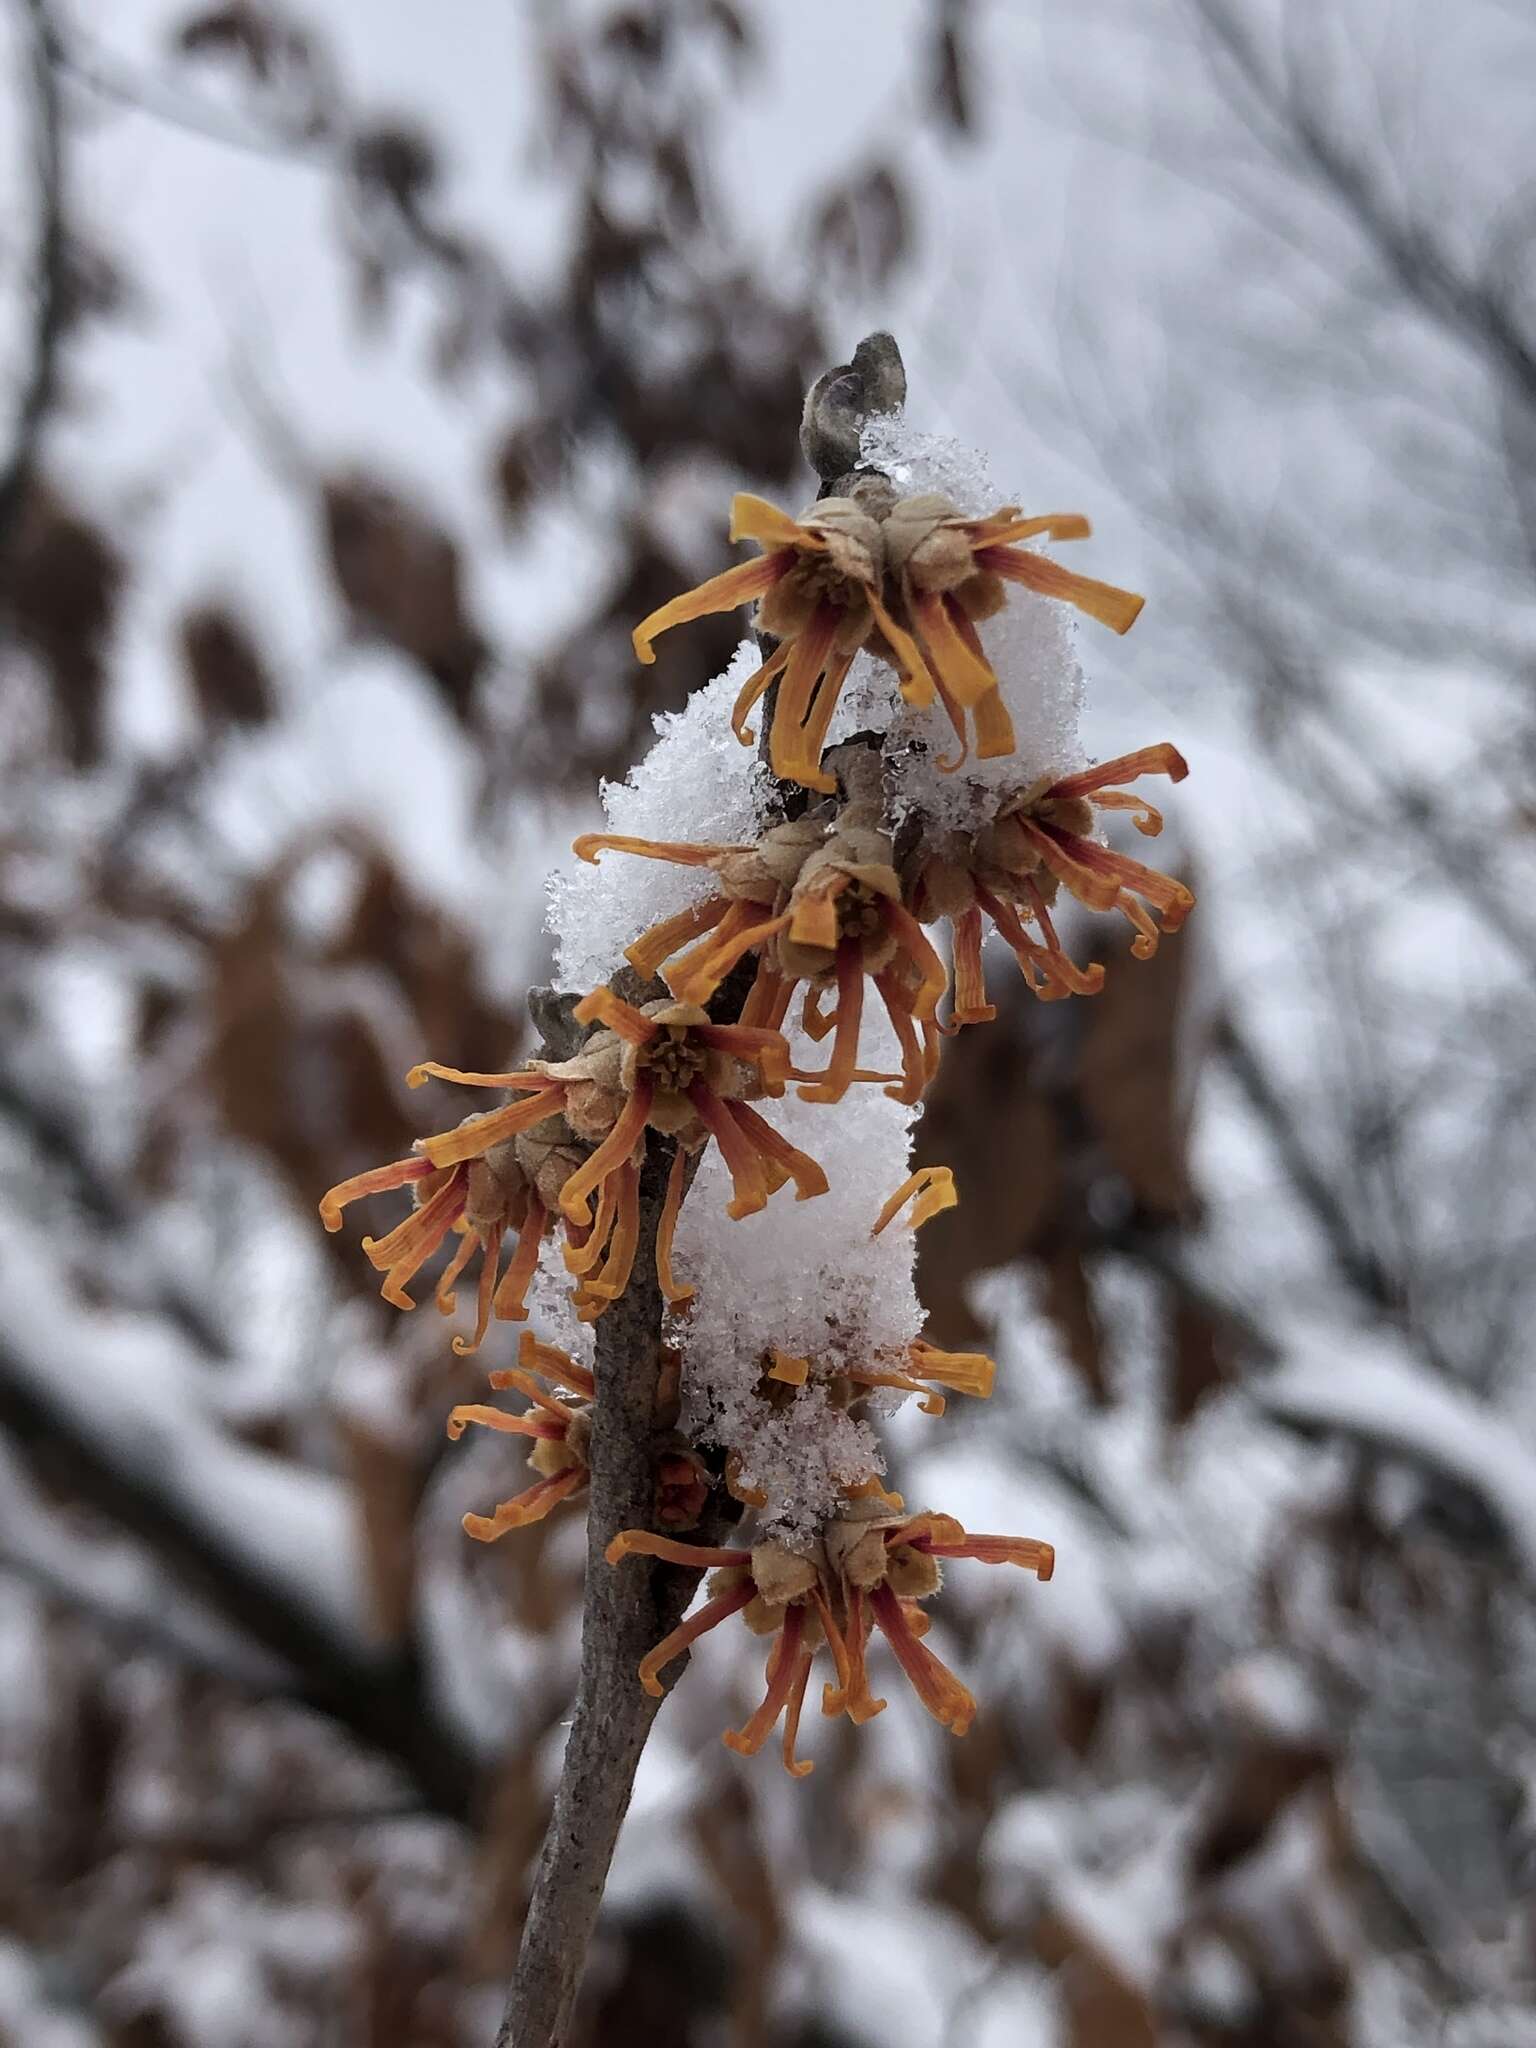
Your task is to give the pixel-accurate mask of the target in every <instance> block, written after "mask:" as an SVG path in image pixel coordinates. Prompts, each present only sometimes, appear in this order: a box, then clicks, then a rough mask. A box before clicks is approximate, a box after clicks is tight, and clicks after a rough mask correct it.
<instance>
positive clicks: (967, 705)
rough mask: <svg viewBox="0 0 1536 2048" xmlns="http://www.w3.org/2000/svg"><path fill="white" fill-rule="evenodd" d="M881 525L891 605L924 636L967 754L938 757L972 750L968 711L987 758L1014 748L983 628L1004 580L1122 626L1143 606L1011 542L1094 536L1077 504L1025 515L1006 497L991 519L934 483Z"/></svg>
mask: <svg viewBox="0 0 1536 2048" xmlns="http://www.w3.org/2000/svg"><path fill="white" fill-rule="evenodd" d="M881 530H882V534H883V536H884V540H885V552H886V563H887V566H888V569H889V572H890V576H891V579H892V583H893V586H894V589H893V593H892V601H891V609H892V611H893V613H894V614H895V616H896V618H897V619H898V620H900V621H901V622H902V623H903V624H904V625H906V626H908V627H909V628H910V630H911V633H912V635H913V637H914V639H915V640H916V641H917V644H918V647H919V649H920V650H921V656H922V660H923V662H924V664H925V666H926V669H927V671H928V673H929V674H930V675H931V676H932V678H933V683H934V686H935V688H936V689H937V691H938V694H939V697H940V699H941V700H942V702H943V705H944V709H945V710H946V711H947V712H948V714H949V720H950V723H951V725H953V727H954V729H955V734H956V737H957V738H958V739H959V741H960V754H959V756H958V758H957V759H956V760H954V761H945V762H941V763H940V764H939V765H940V766H941V767H943V768H946V769H954V768H958V767H959V766H960V765H961V762H963V761H964V760H965V758H966V753H967V751H968V742H967V739H966V714H967V713H968V712H969V713H970V714H971V715H972V717H973V718H974V719H975V724H976V752H977V754H978V756H979V757H980V758H981V759H982V760H989V759H992V758H994V757H996V756H999V755H1003V754H1011V753H1012V752H1013V745H1014V737H1013V722H1012V720H1011V719H1010V718H1009V716H1008V711H1007V707H1006V706H1005V705H1004V703H1003V699H1002V693H1001V692H1000V690H999V689H998V682H997V676H996V673H995V672H994V670H993V668H992V664H991V663H990V662H989V661H988V659H987V657H986V654H985V653H984V652H983V650H982V645H981V641H980V639H979V638H978V637H977V633H976V626H977V623H978V622H979V621H981V620H983V619H989V618H991V617H993V616H994V614H996V613H997V612H1000V611H1001V610H1002V609H1003V606H1004V605H1005V604H1006V602H1007V593H1006V591H1005V590H1004V589H1003V584H1004V582H1005V581H1006V582H1010V583H1022V584H1024V585H1025V587H1026V588H1027V589H1030V590H1034V591H1037V592H1039V593H1040V594H1041V595H1042V596H1045V597H1056V598H1062V599H1064V600H1065V601H1066V602H1067V603H1068V604H1072V605H1076V606H1077V608H1078V609H1079V611H1085V612H1087V613H1088V614H1089V615H1090V616H1091V617H1092V618H1096V619H1099V620H1101V621H1102V622H1103V624H1105V625H1106V626H1110V627H1112V628H1113V629H1114V631H1115V632H1117V633H1127V632H1129V631H1130V629H1131V627H1132V626H1133V625H1134V624H1135V621H1136V616H1137V614H1138V613H1139V612H1140V610H1141V607H1142V602H1143V600H1142V599H1141V598H1139V597H1137V596H1135V595H1134V594H1133V593H1132V592H1131V591H1128V590H1118V589H1116V588H1115V586H1114V585H1113V584H1110V583H1098V582H1095V580H1094V579H1093V578H1092V577H1091V576H1078V575H1074V574H1073V572H1072V571H1071V570H1069V569H1063V568H1061V567H1060V566H1059V564H1057V563H1055V562H1053V561H1051V560H1050V559H1049V558H1048V557H1047V556H1045V555H1040V554H1036V553H1035V552H1034V551H1033V550H1032V549H1029V548H1020V547H1015V546H1012V545H1010V543H1012V542H1015V541H1021V540H1029V539H1031V538H1032V537H1033V536H1034V535H1036V534H1047V535H1049V536H1050V538H1051V539H1052V540H1083V539H1086V537H1087V535H1088V533H1089V532H1090V528H1089V525H1088V521H1087V520H1086V519H1084V518H1083V517H1082V516H1081V515H1080V514H1079V513H1076V512H1048V513H1046V514H1044V515H1043V516H1042V517H1040V518H1036V519H1021V518H1020V517H1019V512H1018V507H1017V506H1014V505H1005V506H1003V508H1002V509H1001V511H998V512H994V513H993V514H992V515H991V517H990V518H988V519H967V518H965V517H964V516H963V515H962V514H961V513H959V512H957V511H956V510H955V507H954V506H953V505H952V504H950V502H949V500H948V499H947V498H943V497H940V496H938V495H937V494H935V493H925V494H924V495H923V496H921V497H915V498H903V499H901V500H900V501H899V503H897V504H896V505H894V506H893V507H892V508H891V510H890V511H889V512H888V513H887V514H886V518H885V522H884V525H883V527H882V529H881Z"/></svg>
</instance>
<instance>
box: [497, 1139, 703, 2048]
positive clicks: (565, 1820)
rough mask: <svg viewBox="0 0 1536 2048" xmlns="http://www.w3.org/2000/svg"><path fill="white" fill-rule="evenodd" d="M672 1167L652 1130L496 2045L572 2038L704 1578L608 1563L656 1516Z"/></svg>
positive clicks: (602, 1353) (541, 2044) (610, 1342)
mask: <svg viewBox="0 0 1536 2048" xmlns="http://www.w3.org/2000/svg"><path fill="white" fill-rule="evenodd" d="M668 1163H669V1150H665V1149H663V1148H662V1147H661V1146H659V1145H658V1144H657V1143H656V1141H655V1139H654V1138H653V1139H652V1141H651V1151H650V1156H649V1158H648V1160H647V1162H646V1166H645V1170H644V1173H643V1175H642V1178H641V1203H640V1214H641V1228H640V1244H639V1248H638V1250H637V1251H636V1254H635V1271H634V1278H633V1279H632V1280H631V1281H630V1283H629V1286H628V1288H627V1289H626V1291H625V1292H624V1294H623V1295H622V1296H621V1297H620V1298H619V1300H618V1301H616V1302H615V1303H614V1304H613V1306H612V1308H610V1309H609V1310H608V1311H607V1313H606V1314H604V1315H603V1316H601V1317H600V1318H599V1319H598V1322H597V1325H596V1332H597V1360H596V1367H595V1372H596V1378H597V1403H596V1408H595V1411H594V1416H593V1426H592V1445H591V1464H592V1490H591V1495H590V1499H589V1503H588V1507H587V1584H586V1595H585V1599H584V1601H583V1606H582V1625H581V1682H580V1687H579V1689H578V1692H577V1695H576V1710H575V1713H574V1715H573V1717H572V1720H571V1732H570V1735H569V1737H568V1739H567V1741H566V1746H565V1759H564V1763H563V1765H562V1768H561V1773H560V1785H559V1790H558V1791H557V1793H556V1795H555V1807H554V1813H553V1815H552V1817H551V1820H550V1824H549V1832H548V1834H547V1835H546V1836H545V1839H544V1847H543V1850H542V1851H541V1853H540V1856H539V1864H538V1870H537V1873H536V1875H535V1878H534V1885H533V1897H532V1900H531V1902H530V1905H529V1908H528V1918H527V1920H526V1922H525V1924H524V1927H523V1941H522V1948H521V1951H520V1952H519V1955H518V1959H517V1967H516V1970H515V1971H514V1974H513V1978H512V1987H511V1992H510V1995H509V1997H508V2000H507V2009H506V2013H505V2015H504V2017H503V2019H502V2023H501V2031H500V2033H499V2034H498V2035H497V2037H496V2038H497V2048H558V2044H559V2043H562V2042H564V2041H565V2040H566V2039H567V2038H568V2035H569V2031H570V2023H571V2015H572V2012H573V2010H574V2008H575V2002H576V1993H577V1990H578V1988H579V1985H580V1981H581V1972H582V1966H583V1963H584V1961H585V1957H586V1951H587V1945H588V1943H589V1941H590V1940H591V1936H592V1930H593V1928H594V1926H595V1925H596V1922H597V1913H598V1908H599V1906H600V1905H601V1903H602V1896H603V1886H604V1884H605V1883H606V1882H607V1877H608V1866H609V1863H610V1862H611V1861H612V1858H613V1850H614V1844H615V1843H616V1842H617V1840H618V1836H619V1828H620V1826H621V1825H622V1823H623V1820H624V1815H625V1813H626V1812H627V1810H628V1807H629V1798H630V1792H631V1790H632V1788H633V1785H634V1779H635V1771H636V1769H637V1768H638V1766H639V1762H640V1752H641V1750H642V1749H643V1748H644V1747H645V1739H646V1737H647V1736H648V1735H649V1734H650V1732H651V1723H652V1722H653V1721H654V1720H655V1718H656V1712H657V1709H658V1708H659V1707H660V1705H661V1702H660V1700H656V1699H652V1698H651V1697H650V1695H649V1694H647V1693H646V1692H644V1691H642V1689H641V1686H640V1682H639V1679H638V1678H637V1676H636V1669H637V1667H638V1665H639V1663H640V1659H641V1658H642V1657H643V1656H644V1655H645V1653H646V1651H647V1650H649V1649H650V1648H651V1647H652V1646H653V1644H655V1643H657V1642H659V1641H660V1639H661V1638H662V1636H664V1635H666V1634H667V1632H668V1631H669V1630H670V1629H673V1628H675V1627H676V1626H677V1624H678V1622H679V1621H680V1620H681V1619H682V1616H683V1612H684V1610H685V1609H686V1607H687V1605H688V1602H689V1600H690V1599H691V1597H692V1595H693V1590H694V1587H695V1586H696V1585H697V1583H698V1574H697V1573H696V1572H689V1571H682V1570H679V1569H677V1568H676V1567H673V1566H666V1565H655V1566H653V1565H652V1564H650V1563H649V1561H648V1560H645V1559H641V1558H630V1559H628V1560H626V1562H625V1563H624V1564H623V1565H622V1566H620V1567H619V1568H617V1569H615V1568H614V1567H613V1566H611V1565H609V1564H608V1563H607V1562H606V1561H605V1560H604V1557H603V1552H604V1551H605V1550H606V1549H607V1547H608V1544H609V1543H610V1542H611V1541H612V1539H613V1537H614V1535H615V1534H616V1533H617V1532H618V1531H619V1530H620V1529H634V1528H647V1527H649V1526H650V1523H651V1520H652V1513H653V1502H654V1491H655V1471H654V1465H653V1460H652V1451H651V1444H652V1436H653V1432H654V1423H653V1414H654V1409H655V1404H656V1381H657V1376H658V1373H659V1371H660V1367H661V1317H662V1300H661V1290H660V1288H659V1287H658V1285H657V1282H656V1262H655V1243H656V1224H657V1219H658V1217H659V1215H660V1211H661V1201H662V1194H663V1191H664V1188H665V1182H666V1172H667V1166H668ZM686 1661H687V1660H686V1659H685V1658H680V1659H679V1660H678V1662H677V1664H676V1665H675V1666H674V1667H673V1668H672V1670H671V1672H670V1673H669V1674H668V1676H669V1677H671V1678H675V1677H676V1676H677V1674H678V1673H679V1672H681V1671H682V1670H683V1669H684V1668H685V1666H686Z"/></svg>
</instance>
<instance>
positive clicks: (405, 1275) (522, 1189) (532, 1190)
mask: <svg viewBox="0 0 1536 2048" xmlns="http://www.w3.org/2000/svg"><path fill="white" fill-rule="evenodd" d="M543 1114H545V1115H547V1114H548V1111H547V1109H546V1110H544V1111H543ZM476 1121H479V1122H484V1121H485V1119H471V1122H472V1123H473V1122H476ZM404 1187H409V1188H410V1190H411V1192H412V1196H413V1199H414V1206H413V1208H412V1211H411V1214H410V1215H409V1216H408V1217H407V1218H406V1220H405V1221H404V1222H403V1223H401V1224H398V1225H397V1226H396V1227H395V1228H394V1229H393V1230H392V1231H390V1232H389V1234H388V1235H387V1236H386V1237H381V1238H372V1237H365V1238H364V1239H363V1251H364V1253H365V1254H366V1255H367V1258H368V1259H369V1261H370V1263H371V1264H372V1265H373V1266H374V1267H375V1268H376V1269H377V1270H378V1271H379V1272H381V1273H382V1274H383V1275H384V1285H383V1288H382V1289H381V1292H382V1293H383V1296H384V1299H385V1300H386V1301H387V1302H389V1303H390V1304H391V1305H392V1306H393V1307H395V1308H402V1309H411V1308H414V1307H415V1306H416V1304H415V1302H414V1301H413V1300H412V1299H411V1297H410V1295H409V1294H407V1293H406V1291H405V1290H406V1287H407V1285H408V1283H409V1282H410V1281H411V1280H412V1279H414V1278H415V1276H416V1274H417V1273H418V1272H419V1271H420V1270H421V1268H422V1267H423V1266H424V1265H425V1264H426V1262H427V1260H428V1259H430V1258H431V1257H432V1256H433V1254H434V1253H435V1252H437V1251H438V1250H439V1249H440V1248H441V1246H442V1245H443V1244H445V1243H446V1242H447V1240H448V1238H449V1236H450V1234H452V1233H453V1232H455V1231H457V1232H458V1233H459V1245H458V1248H457V1250H456V1251H455V1252H454V1255H453V1257H452V1259H451V1260H450V1261H449V1263H448V1265H447V1267H446V1269H445V1270H444V1272H443V1275H442V1278H441V1279H440V1280H439V1281H438V1284H437V1288H436V1290H435V1294H434V1299H435V1301H436V1304H437V1307H438V1308H439V1310H440V1311H441V1312H442V1313H443V1314H444V1315H452V1313H453V1311H454V1307H455V1296H454V1282H455V1281H456V1280H457V1279H458V1278H459V1276H460V1275H461V1274H462V1273H463V1272H464V1270H465V1268H466V1267H467V1266H468V1265H469V1263H470V1262H471V1260H472V1259H473V1258H474V1257H475V1256H476V1254H477V1253H478V1254H479V1256H480V1260H481V1265H480V1281H479V1286H478V1288H477V1290H476V1301H477V1313H476V1318H475V1333H474V1336H473V1337H472V1338H469V1339H467V1340H466V1339H465V1338H462V1337H455V1338H454V1340H453V1348H454V1350H455V1351H457V1352H459V1353H461V1354H463V1353H466V1352H470V1351H473V1350H475V1349H476V1348H477V1347H478V1345H479V1344H480V1343H481V1341H482V1339H483V1338H484V1336H485V1332H486V1328H487V1326H488V1324H489V1321H490V1317H491V1315H492V1313H493V1312H494V1314H495V1315H497V1316H498V1317H501V1318H508V1317H510V1318H514V1319H518V1320H521V1319H522V1318H523V1317H524V1316H526V1314H527V1309H526V1307H525V1306H524V1296H525V1295H526V1293H527V1289H528V1283H529V1280H530V1279H531V1278H532V1275H533V1269H534V1265H535V1262H536V1261H537V1259H538V1253H539V1245H540V1243H541V1242H542V1240H543V1238H544V1235H545V1233H546V1231H547V1229H548V1227H549V1211H548V1208H547V1206H546V1204H545V1202H544V1201H543V1199H542V1198H541V1196H540V1193H539V1188H538V1184H537V1179H536V1176H534V1175H531V1174H529V1173H528V1172H526V1171H525V1170H524V1168H523V1166H522V1164H521V1163H520V1162H519V1160H518V1158H517V1156H516V1153H515V1151H514V1149H513V1145H512V1143H511V1141H510V1140H508V1139H506V1138H502V1139H500V1140H493V1141H492V1142H491V1143H490V1144H489V1145H488V1146H487V1148H486V1150H485V1152H484V1153H483V1154H481V1155H480V1156H479V1157H477V1158H474V1159H467V1160H466V1159H459V1160H457V1161H455V1162H454V1163H452V1164H450V1165H447V1166H436V1165H434V1164H433V1162H432V1160H431V1159H430V1158H429V1157H427V1156H426V1153H425V1150H424V1141H419V1142H418V1147H417V1151H416V1152H415V1153H414V1154H413V1155H412V1156H411V1157H410V1158H408V1159H397V1160H395V1161H394V1162H393V1163H392V1164H391V1165H388V1166H376V1167H374V1168H372V1169H371V1170H370V1171H369V1172H367V1173H359V1174H355V1175H354V1176H353V1177H352V1179H351V1180H344V1181H342V1182H340V1183H339V1185H337V1186H336V1187H333V1188H331V1189H329V1190H328V1191H327V1192H326V1194H325V1195H324V1197H323V1198H322V1200H321V1203H320V1217H321V1221H322V1222H323V1223H324V1225H325V1227H326V1229H327V1230H333V1231H334V1230H339V1229H340V1228H341V1218H342V1211H343V1210H344V1209H345V1208H346V1207H347V1206H348V1204H349V1203H352V1202H355V1201H358V1200H360V1199H361V1198H362V1197H363V1196H364V1195H374V1194H382V1193H385V1192H387V1191H390V1190H393V1189H395V1188H404ZM509 1231H510V1232H512V1233H513V1234H514V1236H515V1237H516V1239H517V1250H516V1253H515V1254H514V1256H513V1258H512V1260H511V1262H510V1264H509V1265H508V1267H507V1270H506V1273H505V1275H501V1274H500V1263H501V1244H502V1239H503V1237H504V1236H505V1235H506V1234H507V1233H508V1232H509Z"/></svg>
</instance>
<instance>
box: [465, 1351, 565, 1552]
mask: <svg viewBox="0 0 1536 2048" xmlns="http://www.w3.org/2000/svg"><path fill="white" fill-rule="evenodd" d="M518 1356H519V1360H520V1368H519V1367H518V1366H508V1367H505V1368H504V1369H503V1370H501V1371H498V1372H493V1373H492V1374H490V1382H491V1385H492V1386H493V1387H494V1388H496V1389H497V1390H498V1391H500V1390H504V1389H506V1388H508V1387H512V1388H515V1389H516V1390H517V1391H518V1392H519V1393H520V1394H525V1395H526V1396H527V1397H528V1399H529V1401H530V1402H531V1403H532V1404H533V1405H532V1406H531V1407H529V1408H527V1409H525V1410H524V1411H523V1412H522V1414H520V1415H509V1414H508V1413H507V1411H506V1410H505V1409H503V1408H490V1407H484V1406H482V1405H481V1404H479V1403H478V1402H468V1403H465V1404H463V1405H462V1406H460V1407H457V1408H454V1409H453V1410H452V1411H451V1412H450V1414H449V1416H448V1434H449V1436H450V1437H451V1438H452V1439H453V1440H454V1441H455V1442H457V1441H458V1439H459V1438H460V1437H461V1436H462V1435H463V1434H464V1431H465V1429H466V1428H467V1427H468V1425H469V1424H470V1423H472V1422H473V1423H478V1424H479V1425H480V1426H481V1427H482V1428H485V1429H495V1430H500V1431H501V1432H502V1433H503V1434H504V1435H506V1436H526V1437H531V1438H532V1439H533V1448H532V1449H531V1450H530V1451H529V1453H528V1463H529V1464H530V1465H531V1466H532V1468H533V1470H534V1471H535V1473H537V1475H538V1477H537V1479H536V1480H535V1482H534V1484H533V1485H532V1486H530V1487H527V1488H525V1490H524V1491H523V1492H522V1493H519V1494H514V1495H513V1497H512V1498H511V1499H510V1500H504V1501H502V1502H501V1504H500V1505H499V1506H498V1507H497V1509H496V1511H495V1512H494V1514H490V1515H466V1516H465V1517H464V1532H465V1534H466V1535H468V1536H473V1537H474V1539H475V1541H476V1542H477V1543H494V1542H495V1541H496V1539H497V1537H498V1536H505V1535H506V1533H507V1531H508V1530H509V1529H524V1528H526V1527H527V1526H528V1524H529V1523H530V1522H542V1521H543V1519H544V1517H545V1516H546V1515H547V1514H548V1513H549V1512H550V1511H551V1509H553V1508H556V1507H558V1506H559V1504H560V1503H561V1501H563V1500H572V1499H575V1498H576V1497H577V1496H579V1495H580V1494H582V1493H584V1492H585V1491H586V1488H587V1483H588V1480H589V1478H590V1476H591V1475H590V1472H589V1470H588V1465H587V1446H588V1442H589V1440H590V1438H591V1434H592V1409H591V1402H592V1399H593V1396H594V1394H595V1393H596V1388H595V1386H594V1384H593V1381H592V1375H591V1374H590V1373H589V1372H588V1371H587V1370H586V1368H585V1367H584V1366H579V1365H577V1364H576V1362H575V1360H574V1359H572V1358H570V1357H568V1356H567V1355H566V1353H565V1352H563V1351H561V1350H558V1349H557V1348H556V1347H555V1346H554V1345H553V1344H541V1343H540V1342H539V1341H538V1340H537V1339H536V1338H535V1336H534V1334H533V1332H532V1331H531V1330H525V1331H524V1332H523V1338H522V1343H521V1345H520V1347H519V1352H518ZM540 1379H543V1380H547V1381H549V1382H550V1383H551V1384H552V1385H555V1386H564V1387H569V1388H571V1389H572V1390H573V1391H574V1392H575V1393H576V1394H578V1395H580V1397H581V1399H580V1402H579V1404H577V1405H575V1406H573V1405H572V1404H571V1403H569V1402H567V1401H564V1400H562V1399H561V1398H560V1397H559V1396H558V1395H557V1394H552V1393H547V1392H546V1391H545V1389H544V1388H543V1387H541V1386H540V1385H539V1380H540Z"/></svg>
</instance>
